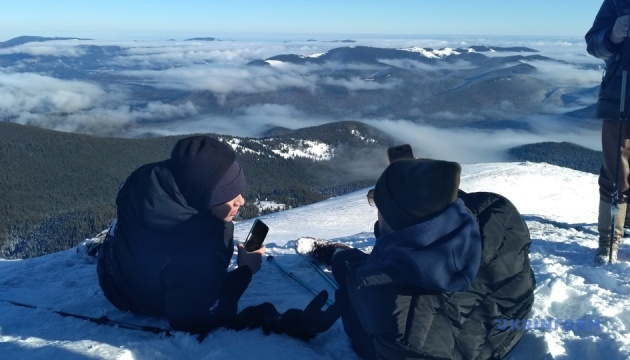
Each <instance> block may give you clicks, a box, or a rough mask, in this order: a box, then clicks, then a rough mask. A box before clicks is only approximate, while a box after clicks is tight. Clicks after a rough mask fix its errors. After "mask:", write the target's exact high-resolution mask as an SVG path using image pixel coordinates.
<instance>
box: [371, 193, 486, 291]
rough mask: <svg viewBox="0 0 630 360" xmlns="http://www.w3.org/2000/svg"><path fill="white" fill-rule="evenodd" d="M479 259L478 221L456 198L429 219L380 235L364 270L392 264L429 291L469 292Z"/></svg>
mask: <svg viewBox="0 0 630 360" xmlns="http://www.w3.org/2000/svg"><path fill="white" fill-rule="evenodd" d="M480 262H481V237H480V235H479V226H478V225H477V220H476V219H475V217H474V216H473V215H472V214H471V213H470V212H469V211H468V209H467V208H466V206H465V205H464V202H463V201H462V200H461V199H457V200H456V201H455V202H454V203H453V204H452V205H451V206H449V207H448V208H447V209H446V210H444V211H443V212H442V213H440V214H439V215H438V216H436V217H434V218H432V219H430V220H428V221H425V222H422V223H420V224H417V225H414V226H411V227H408V228H406V229H402V230H399V231H396V232H393V233H389V234H386V235H382V236H380V237H378V239H377V240H376V245H375V246H374V249H373V250H372V253H371V255H370V257H369V259H368V261H367V263H366V268H365V269H366V270H365V271H372V269H370V268H371V267H392V268H394V269H395V270H396V271H397V272H398V273H399V274H401V276H402V277H403V278H404V279H405V280H407V281H408V282H410V283H411V284H414V285H415V286H418V287H420V288H423V289H426V290H431V291H437V292H453V291H466V290H468V288H469V287H470V284H471V283H472V280H473V278H474V277H475V275H476V274H477V270H478V269H479V263H480ZM360 275H361V274H359V276H360Z"/></svg>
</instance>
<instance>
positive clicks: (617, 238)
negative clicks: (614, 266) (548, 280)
mask: <svg viewBox="0 0 630 360" xmlns="http://www.w3.org/2000/svg"><path fill="white" fill-rule="evenodd" d="M628 11H630V3H629V2H628V1H625V0H604V2H603V3H602V6H601V7H600V9H599V12H598V13H597V16H595V21H594V22H593V26H592V27H591V29H590V30H589V31H588V32H587V33H586V36H585V39H586V45H587V47H586V50H587V51H588V53H589V54H591V55H593V56H595V57H597V58H599V59H603V60H604V61H605V63H606V70H605V73H604V77H603V79H602V82H601V86H600V90H599V95H598V101H597V111H596V116H597V117H598V118H600V119H602V153H603V161H602V166H601V169H600V172H599V180H598V183H599V197H600V200H599V215H598V219H597V230H598V232H599V247H598V249H597V251H596V253H595V258H594V261H595V263H597V264H603V263H606V262H608V260H609V258H610V259H611V260H612V262H613V263H614V262H616V261H617V251H618V249H619V245H620V244H621V240H622V236H623V225H624V219H625V217H626V210H627V199H628V189H629V188H630V185H628V177H629V176H630V168H629V167H628V160H629V159H630V124H628V123H623V124H621V142H619V140H618V139H619V138H618V135H619V123H618V122H619V121H621V119H620V99H621V75H622V71H623V69H622V63H623V62H622V60H623V58H624V57H625V56H630V54H624V51H623V48H624V47H623V42H624V39H625V38H626V37H627V36H628V30H629V28H630V15H628V14H629V12H628ZM628 70H629V71H630V69H628ZM628 90H630V86H628ZM627 98H628V96H626V99H627ZM629 105H630V102H627V100H626V108H627V109H630V108H628V106H629ZM626 112H628V111H626ZM618 145H619V146H620V148H619V147H618ZM617 154H619V155H620V157H618V156H617ZM617 166H619V177H618V179H617V181H615V173H616V171H617V170H616V169H617ZM615 183H616V184H617V186H616V187H617V188H615ZM617 191H619V194H618V195H619V198H618V200H617V204H618V208H619V212H618V213H617V214H616V215H615V216H616V217H615V224H614V231H612V233H613V234H612V254H611V253H610V248H611V227H613V224H612V211H611V210H613V208H612V203H613V199H614V198H613V196H614V194H615V193H616V192H617Z"/></svg>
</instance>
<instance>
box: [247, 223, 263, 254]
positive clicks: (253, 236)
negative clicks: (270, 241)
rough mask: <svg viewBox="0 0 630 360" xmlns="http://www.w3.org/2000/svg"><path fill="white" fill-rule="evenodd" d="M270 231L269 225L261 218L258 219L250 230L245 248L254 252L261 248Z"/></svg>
mask: <svg viewBox="0 0 630 360" xmlns="http://www.w3.org/2000/svg"><path fill="white" fill-rule="evenodd" d="M268 232H269V227H268V226H267V225H266V224H265V223H264V222H262V221H261V220H259V219H256V221H254V224H253V225H252V228H251V229H250V230H249V234H248V235H247V238H246V239H245V245H244V247H245V250H247V252H252V251H256V250H258V249H260V247H261V246H262V244H263V242H264V241H265V237H267V233H268Z"/></svg>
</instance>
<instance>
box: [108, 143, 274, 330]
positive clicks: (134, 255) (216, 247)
mask: <svg viewBox="0 0 630 360" xmlns="http://www.w3.org/2000/svg"><path fill="white" fill-rule="evenodd" d="M244 189H245V176H244V173H243V169H242V168H241V166H240V164H239V163H238V162H237V161H236V154H235V152H234V151H233V150H232V148H231V147H230V146H228V145H226V144H224V143H223V142H221V141H219V140H217V139H215V138H212V137H208V136H192V137H188V138H184V139H181V140H179V141H178V142H177V144H176V145H175V146H174V148H173V150H172V152H171V156H170V158H169V159H166V160H164V161H160V162H155V163H150V164H146V165H143V166H141V167H140V168H138V169H136V170H135V171H133V172H132V173H131V175H129V177H128V178H127V179H126V181H125V182H124V183H123V185H122V186H121V188H120V189H119V192H118V195H117V197H116V206H117V219H116V221H115V222H114V224H113V225H112V227H111V228H110V230H109V232H108V234H107V236H106V238H105V240H104V242H103V243H102V245H101V247H100V249H99V250H98V254H97V256H98V262H97V273H98V279H99V284H100V286H101V288H102V290H103V293H104V295H105V297H106V298H107V299H108V300H109V301H110V302H111V303H112V304H113V305H114V306H116V307H117V308H119V309H121V310H125V311H131V312H134V313H138V314H145V315H151V316H161V317H166V318H167V319H168V321H169V324H170V326H171V328H173V329H174V330H182V331H187V332H190V333H194V334H200V335H205V334H207V333H208V332H209V331H210V330H212V329H214V328H217V327H220V326H228V327H229V326H232V323H233V321H234V319H235V318H236V316H237V303H238V300H239V299H240V297H241V295H242V294H243V292H244V291H245V289H246V288H247V286H248V285H249V283H250V281H251V279H252V275H253V274H255V273H256V272H257V271H258V270H259V269H260V267H261V263H262V255H263V254H264V252H265V247H264V246H263V247H262V248H261V249H259V250H257V251H255V252H252V253H248V252H247V251H246V250H245V249H244V248H243V246H242V245H241V244H238V255H237V264H238V267H237V268H236V269H234V270H232V271H228V267H229V265H230V259H231V258H232V255H233V252H234V237H233V231H234V225H233V223H232V219H233V218H234V216H236V214H237V213H238V210H239V208H240V207H241V206H243V205H244V204H245V200H244V199H243V196H242V193H243V191H244Z"/></svg>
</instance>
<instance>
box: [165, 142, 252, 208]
mask: <svg viewBox="0 0 630 360" xmlns="http://www.w3.org/2000/svg"><path fill="white" fill-rule="evenodd" d="M235 159H236V153H235V152H234V150H232V148H231V147H230V146H229V145H227V144H224V143H223V142H221V141H219V140H217V139H215V138H211V137H209V136H203V135H199V136H192V137H188V138H185V139H182V140H179V141H178V142H177V144H175V147H174V148H173V151H172V152H171V165H172V168H173V176H174V177H175V181H176V182H177V186H178V187H179V191H180V192H181V193H182V195H184V198H185V199H186V201H187V202H188V205H190V206H192V207H194V208H195V209H197V210H199V211H203V210H208V209H209V208H210V204H211V203H212V202H213V201H212V196H213V191H214V190H215V188H216V187H217V184H219V181H221V179H222V178H223V176H224V175H225V174H226V172H227V171H228V169H230V167H231V166H232V165H233V164H234V163H235ZM238 169H239V173H240V174H241V176H242V171H240V165H239V166H238ZM232 180H233V179H232ZM242 187H243V188H244V187H245V182H244V178H243V181H242ZM241 191H242V190H241ZM237 195H238V194H236V195H235V196H234V197H236V196H237ZM230 200H231V199H230Z"/></svg>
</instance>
